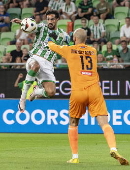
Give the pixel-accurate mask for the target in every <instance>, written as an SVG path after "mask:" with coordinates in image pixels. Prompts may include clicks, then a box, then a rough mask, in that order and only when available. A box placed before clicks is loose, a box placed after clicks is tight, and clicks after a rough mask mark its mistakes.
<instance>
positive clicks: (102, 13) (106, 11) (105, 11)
mask: <svg viewBox="0 0 130 170" xmlns="http://www.w3.org/2000/svg"><path fill="white" fill-rule="evenodd" d="M96 15H98V16H99V18H100V19H103V20H105V19H110V18H112V15H111V14H110V6H109V3H108V2H106V1H105V0H100V3H99V4H97V6H96Z"/></svg>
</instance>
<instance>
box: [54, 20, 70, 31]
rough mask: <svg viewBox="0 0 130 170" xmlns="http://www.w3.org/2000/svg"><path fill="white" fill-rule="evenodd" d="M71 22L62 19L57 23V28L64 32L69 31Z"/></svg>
mask: <svg viewBox="0 0 130 170" xmlns="http://www.w3.org/2000/svg"><path fill="white" fill-rule="evenodd" d="M68 22H71V20H70V19H60V20H59V21H58V23H57V26H58V27H59V28H61V29H63V30H64V31H67V23H68Z"/></svg>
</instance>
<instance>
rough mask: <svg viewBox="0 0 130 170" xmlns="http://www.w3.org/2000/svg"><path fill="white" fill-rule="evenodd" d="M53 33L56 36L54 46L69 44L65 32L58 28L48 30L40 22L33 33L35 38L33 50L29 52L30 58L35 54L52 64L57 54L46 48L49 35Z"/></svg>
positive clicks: (68, 38)
mask: <svg viewBox="0 0 130 170" xmlns="http://www.w3.org/2000/svg"><path fill="white" fill-rule="evenodd" d="M53 31H55V33H56V34H57V39H56V44H58V45H63V43H64V42H67V43H68V44H69V41H70V37H69V35H68V34H67V33H66V32H64V31H63V30H62V29H60V28H57V30H50V29H49V28H48V26H47V25H46V24H44V23H43V22H42V23H40V24H38V25H37V29H36V31H35V33H36V38H35V42H34V45H33V49H32V50H31V51H29V54H30V56H32V55H34V54H36V55H39V56H41V57H43V58H45V59H47V60H48V61H50V62H52V63H54V61H55V60H56V59H57V57H58V54H56V53H55V52H53V51H51V50H50V49H49V47H48V38H49V34H50V33H52V32H53Z"/></svg>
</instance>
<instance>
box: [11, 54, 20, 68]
mask: <svg viewBox="0 0 130 170" xmlns="http://www.w3.org/2000/svg"><path fill="white" fill-rule="evenodd" d="M15 63H22V61H21V57H16V58H15ZM21 67H22V66H20V65H14V66H12V68H21Z"/></svg>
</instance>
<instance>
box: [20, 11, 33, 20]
mask: <svg viewBox="0 0 130 170" xmlns="http://www.w3.org/2000/svg"><path fill="white" fill-rule="evenodd" d="M33 11H34V8H23V9H22V14H21V19H24V18H30V17H32V15H33Z"/></svg>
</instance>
